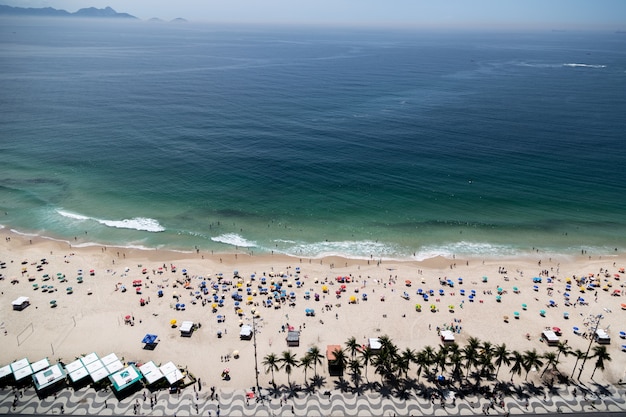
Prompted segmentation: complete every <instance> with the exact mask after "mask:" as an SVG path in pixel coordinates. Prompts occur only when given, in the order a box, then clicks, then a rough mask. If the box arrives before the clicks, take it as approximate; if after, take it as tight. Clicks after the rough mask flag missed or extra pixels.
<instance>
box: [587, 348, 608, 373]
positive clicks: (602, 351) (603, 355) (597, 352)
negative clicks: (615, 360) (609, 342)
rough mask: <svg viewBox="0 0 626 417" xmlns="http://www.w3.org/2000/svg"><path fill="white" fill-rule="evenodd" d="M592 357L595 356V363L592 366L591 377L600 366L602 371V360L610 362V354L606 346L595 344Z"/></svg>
mask: <svg viewBox="0 0 626 417" xmlns="http://www.w3.org/2000/svg"><path fill="white" fill-rule="evenodd" d="M591 357H592V358H596V365H595V367H594V368H593V372H592V373H591V379H593V376H594V375H595V373H596V370H597V369H598V368H600V370H602V371H604V362H605V361H606V362H611V360H612V359H611V354H610V353H609V352H607V350H606V346H603V345H596V346H594V347H593V355H592V356H591Z"/></svg>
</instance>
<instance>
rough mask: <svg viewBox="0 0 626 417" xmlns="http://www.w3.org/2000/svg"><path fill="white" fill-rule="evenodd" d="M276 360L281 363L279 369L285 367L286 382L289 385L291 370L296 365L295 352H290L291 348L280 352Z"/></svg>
mask: <svg viewBox="0 0 626 417" xmlns="http://www.w3.org/2000/svg"><path fill="white" fill-rule="evenodd" d="M278 361H279V362H280V363H281V365H280V369H285V373H287V384H289V386H291V380H290V376H291V372H292V371H293V368H295V367H297V366H298V360H297V359H296V354H295V353H293V352H291V350H286V351H284V352H283V353H282V356H281V357H280V359H279V360H278Z"/></svg>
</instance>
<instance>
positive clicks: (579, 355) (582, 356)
mask: <svg viewBox="0 0 626 417" xmlns="http://www.w3.org/2000/svg"><path fill="white" fill-rule="evenodd" d="M572 355H574V356H575V357H576V363H574V369H572V375H570V379H572V378H574V372H576V367H577V366H578V361H579V360H581V359H585V357H586V356H587V354H586V353H585V352H583V351H582V350H580V349H576V350H574V351H573V352H572Z"/></svg>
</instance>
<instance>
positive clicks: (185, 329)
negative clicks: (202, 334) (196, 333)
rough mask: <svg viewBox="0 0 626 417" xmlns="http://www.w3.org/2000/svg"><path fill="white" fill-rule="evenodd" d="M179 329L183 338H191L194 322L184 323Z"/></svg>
mask: <svg viewBox="0 0 626 417" xmlns="http://www.w3.org/2000/svg"><path fill="white" fill-rule="evenodd" d="M179 329H180V336H181V337H191V335H192V334H193V329H194V326H193V321H183V324H181V325H180V328H179Z"/></svg>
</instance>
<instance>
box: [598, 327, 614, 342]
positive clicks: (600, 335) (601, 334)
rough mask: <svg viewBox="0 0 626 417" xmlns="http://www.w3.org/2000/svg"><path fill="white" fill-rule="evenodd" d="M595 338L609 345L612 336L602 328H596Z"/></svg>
mask: <svg viewBox="0 0 626 417" xmlns="http://www.w3.org/2000/svg"><path fill="white" fill-rule="evenodd" d="M595 339H596V342H598V343H599V344H601V345H608V344H610V343H611V336H609V334H608V333H607V332H605V331H604V330H602V329H598V330H596V334H595Z"/></svg>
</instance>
